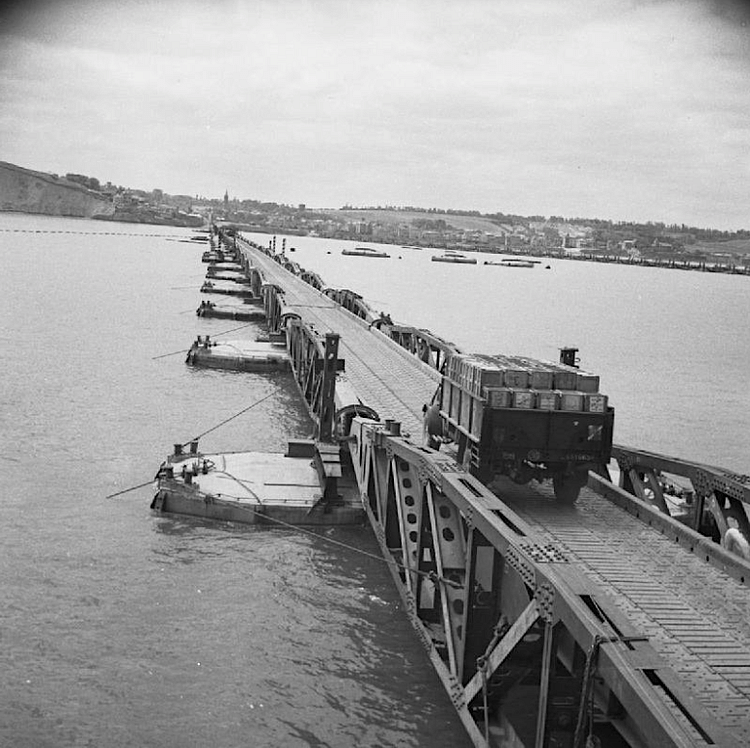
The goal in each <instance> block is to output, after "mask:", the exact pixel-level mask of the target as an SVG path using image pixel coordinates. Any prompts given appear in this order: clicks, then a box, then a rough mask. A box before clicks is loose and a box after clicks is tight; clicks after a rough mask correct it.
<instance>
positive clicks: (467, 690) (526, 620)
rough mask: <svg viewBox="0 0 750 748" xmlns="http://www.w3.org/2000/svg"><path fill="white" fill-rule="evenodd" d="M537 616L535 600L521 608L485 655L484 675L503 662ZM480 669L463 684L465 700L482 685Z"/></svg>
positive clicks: (471, 696) (475, 693) (492, 671)
mask: <svg viewBox="0 0 750 748" xmlns="http://www.w3.org/2000/svg"><path fill="white" fill-rule="evenodd" d="M537 618H539V608H538V606H537V604H536V600H532V601H531V602H530V603H529V604H528V605H527V606H526V607H525V608H524V610H523V613H521V615H520V616H518V618H517V619H516V621H515V623H514V624H513V625H512V626H511V627H510V628H509V629H508V631H507V633H506V634H505V636H504V637H503V638H502V639H501V640H500V641H499V642H498V643H497V646H496V647H495V648H494V649H493V650H492V652H490V654H489V655H488V657H487V665H486V675H485V677H487V678H489V677H490V676H491V675H492V674H493V673H494V672H495V670H497V669H498V668H499V667H500V665H502V664H503V662H504V661H505V659H506V658H507V657H508V655H509V654H510V653H511V652H512V651H513V649H514V648H515V646H516V644H518V642H520V641H521V639H523V637H524V636H526V632H527V631H528V630H529V629H530V628H531V627H532V626H533V625H534V624H535V623H536V619H537ZM482 681H483V677H482V671H481V670H478V671H477V672H476V673H474V676H473V677H472V679H471V680H470V681H469V682H468V683H467V684H466V685H465V686H464V695H465V697H466V702H467V703H468V702H470V701H471V700H472V699H473V698H474V697H475V696H476V695H477V694H478V693H479V692H480V691H481V690H482V685H483V682H482Z"/></svg>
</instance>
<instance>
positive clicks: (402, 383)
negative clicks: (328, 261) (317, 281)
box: [241, 244, 440, 438]
mask: <svg viewBox="0 0 750 748" xmlns="http://www.w3.org/2000/svg"><path fill="white" fill-rule="evenodd" d="M241 247H242V249H243V251H244V252H245V253H246V254H249V259H250V260H251V264H253V265H254V266H255V267H256V268H258V269H259V270H261V272H262V274H263V276H264V278H265V280H266V282H267V283H275V284H278V285H279V286H281V287H283V289H284V301H285V303H286V305H287V306H288V307H289V308H290V309H292V310H294V311H296V312H298V313H299V314H300V316H301V317H302V319H303V320H304V321H305V322H306V323H307V324H308V325H310V326H312V327H314V328H315V329H316V330H317V332H318V333H321V334H323V333H325V332H329V331H330V332H336V333H338V334H339V335H340V336H341V342H340V343H339V357H340V358H343V359H344V361H345V365H346V370H345V371H346V374H345V376H346V379H347V380H348V382H349V384H351V386H352V387H353V389H354V391H355V392H356V393H357V395H358V396H359V398H360V399H361V400H362V402H363V403H364V404H365V405H369V406H370V407H371V408H373V409H374V410H375V411H376V412H377V413H379V414H380V417H381V418H393V419H395V420H397V421H400V422H401V424H402V426H403V428H404V430H405V431H406V432H408V433H411V435H412V436H413V437H415V438H418V437H419V436H420V435H421V432H422V406H423V405H424V404H425V403H429V402H430V399H431V398H432V396H433V395H434V394H435V390H436V389H437V386H438V383H439V381H440V376H439V374H438V373H437V372H436V371H435V369H433V368H431V367H430V366H428V365H427V364H423V363H422V362H420V361H419V360H417V359H416V358H415V357H414V356H412V355H411V354H410V353H408V352H407V351H405V350H404V349H403V348H401V347H400V346H398V345H396V344H395V343H394V342H393V341H392V340H390V338H388V337H386V336H385V335H383V334H382V333H381V332H380V331H379V330H377V329H376V328H375V327H368V324H367V322H365V321H364V320H362V319H360V318H359V317H357V316H355V315H354V314H352V313H351V312H348V311H347V310H345V309H342V307H341V306H340V305H339V304H337V303H336V302H334V301H332V300H331V299H330V298H329V297H328V296H326V295H325V294H323V293H322V292H320V291H318V290H317V289H315V288H313V287H312V286H311V285H309V284H308V283H306V282H305V281H303V280H302V279H300V278H298V277H297V276H295V275H293V274H292V273H290V272H289V271H287V270H286V269H285V268H283V267H282V266H281V265H279V264H278V263H277V262H274V260H272V259H271V258H270V257H268V256H266V255H265V254H263V253H262V252H258V251H257V250H255V251H254V250H251V249H245V248H244V244H243V245H241Z"/></svg>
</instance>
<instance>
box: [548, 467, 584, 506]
mask: <svg viewBox="0 0 750 748" xmlns="http://www.w3.org/2000/svg"><path fill="white" fill-rule="evenodd" d="M587 480H588V473H584V474H583V475H581V474H579V473H574V474H573V475H561V474H558V475H556V476H555V477H554V478H553V479H552V486H553V488H554V489H555V498H556V499H557V500H558V501H559V502H560V503H561V504H569V505H572V504H575V503H576V501H577V500H578V494H580V493H581V489H582V488H583V487H584V486H585V485H586V482H587Z"/></svg>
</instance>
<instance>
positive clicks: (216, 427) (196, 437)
mask: <svg viewBox="0 0 750 748" xmlns="http://www.w3.org/2000/svg"><path fill="white" fill-rule="evenodd" d="M275 394H276V393H275V392H269V393H268V394H267V395H266V396H265V397H262V398H261V399H260V400H256V401H255V402H254V403H252V404H251V405H248V406H247V408H243V409H242V410H240V411H238V412H237V413H235V414H234V415H233V416H229V418H225V419H224V420H223V421H221V422H220V423H217V424H216V426H212V427H211V428H210V429H207V430H206V431H204V432H202V433H200V434H198V436H194V437H193V438H192V439H188V440H187V441H186V442H183V444H182V446H183V447H186V446H187V445H188V444H190V442H197V441H198V440H199V439H202V438H203V437H204V436H205V435H206V434H210V433H211V432H212V431H216V429H218V428H220V427H221V426H223V425H224V424H226V423H229V422H230V421H233V420H234V419H235V418H238V417H239V416H241V415H242V414H243V413H247V411H248V410H252V409H253V408H254V407H255V406H256V405H260V404H261V403H262V402H263V401H264V400H268V398H269V397H272V396H273V395H275Z"/></svg>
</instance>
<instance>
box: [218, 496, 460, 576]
mask: <svg viewBox="0 0 750 748" xmlns="http://www.w3.org/2000/svg"><path fill="white" fill-rule="evenodd" d="M219 496H225V497H226V498H228V499H235V500H237V501H241V500H242V498H243V497H241V496H232V495H231V494H219ZM217 498H218V497H217ZM237 509H240V510H243V511H246V512H252V513H253V514H256V515H258V516H259V517H261V518H262V519H263V520H264V521H265V520H268V521H269V522H275V523H276V524H278V525H282V526H283V527H287V528H289V529H290V530H296V531H297V532H300V533H303V534H305V535H311V536H312V537H314V538H317V539H318V540H323V541H324V542H326V543H330V544H331V545H336V546H339V547H340V548H344V549H346V550H347V551H352V552H354V553H358V554H359V555H360V556H366V557H367V558H371V559H374V560H375V561H380V562H381V563H386V564H393V565H394V566H396V567H397V568H398V569H402V570H403V571H405V572H407V573H411V574H416V575H417V576H421V577H426V578H427V579H429V580H430V581H432V582H433V583H434V582H442V583H443V584H446V585H447V586H449V587H454V588H455V589H462V587H461V585H460V584H458V583H457V582H454V581H453V580H452V579H446V578H445V577H441V576H439V575H438V574H437V573H436V572H434V571H423V570H422V569H411V568H409V567H408V566H406V565H405V564H403V563H401V562H400V561H397V560H396V559H395V558H393V557H391V558H385V556H379V555H377V554H376V553H370V552H369V551H363V550H362V549H361V548H357V547H356V546H354V545H349V544H348V543H343V542H342V541H340V540H334V539H333V538H329V537H327V536H325V535H320V534H319V533H317V532H313V531H312V530H308V529H307V528H306V527H302V526H300V525H294V524H292V523H291V522H285V521H284V520H283V519H278V517H271V516H269V515H268V514H266V513H265V512H264V511H259V510H256V509H253V508H252V507H250V506H243V505H242V504H238V505H237Z"/></svg>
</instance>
